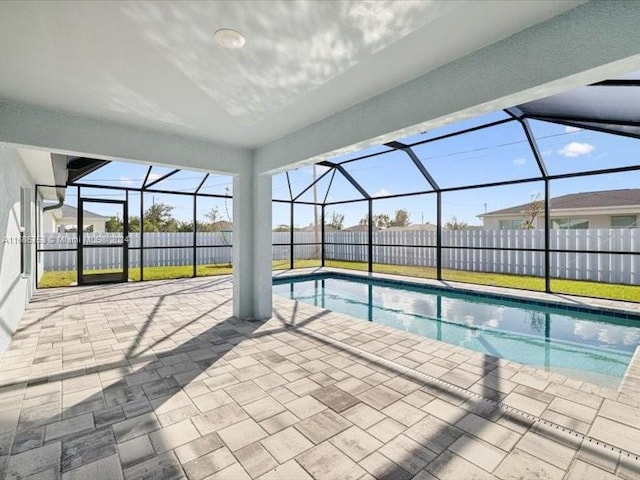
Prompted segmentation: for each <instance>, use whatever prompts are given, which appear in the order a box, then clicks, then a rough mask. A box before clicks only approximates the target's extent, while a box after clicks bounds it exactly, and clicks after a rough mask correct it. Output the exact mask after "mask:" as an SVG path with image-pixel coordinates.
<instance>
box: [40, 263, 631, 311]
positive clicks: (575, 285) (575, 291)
mask: <svg viewBox="0 0 640 480" xmlns="http://www.w3.org/2000/svg"><path fill="white" fill-rule="evenodd" d="M289 265H290V264H289V261H288V260H277V261H274V262H273V269H274V270H286V269H288V268H289ZM294 265H295V268H311V267H320V260H296V261H295V264H294ZM326 266H327V267H334V268H345V269H350V270H360V271H366V270H367V264H366V263H365V262H344V261H337V260H327V261H326ZM373 270H374V272H377V273H387V274H392V275H405V276H408V277H420V278H436V269H435V268H431V267H414V266H407V265H387V264H374V265H373ZM232 271H233V270H232V268H231V267H230V266H229V265H228V264H224V265H198V266H197V268H196V272H197V276H199V277H204V276H210V275H228V274H231V273H232ZM88 273H107V271H90V272H88ZM192 276H193V267H192V266H190V265H187V266H179V267H145V269H144V279H145V280H168V279H175V278H189V277H192ZM442 278H443V280H450V281H453V282H463V283H474V284H480V285H492V286H497V287H507V288H517V289H522V290H536V291H544V279H543V278H538V277H528V276H522V275H508V274H500V273H482V272H466V271H462V270H446V269H443V270H442ZM129 280H132V281H137V280H140V269H139V268H130V269H129ZM76 282H77V275H76V272H69V271H66V272H62V271H61V272H45V273H44V275H43V276H42V280H40V283H39V284H38V288H49V287H67V286H70V285H72V284H75V283H76ZM551 289H552V290H553V291H554V292H555V293H567V294H571V295H581V296H586V297H595V298H607V299H612V300H626V301H629V302H640V286H637V285H618V284H611V283H598V282H587V281H579V280H561V279H552V280H551Z"/></svg>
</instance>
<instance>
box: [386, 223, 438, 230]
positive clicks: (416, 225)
mask: <svg viewBox="0 0 640 480" xmlns="http://www.w3.org/2000/svg"><path fill="white" fill-rule="evenodd" d="M437 229H438V227H437V226H436V225H434V224H433V223H412V224H411V225H407V226H406V227H387V228H385V230H389V231H403V232H409V231H418V230H420V231H423V230H424V231H431V230H437Z"/></svg>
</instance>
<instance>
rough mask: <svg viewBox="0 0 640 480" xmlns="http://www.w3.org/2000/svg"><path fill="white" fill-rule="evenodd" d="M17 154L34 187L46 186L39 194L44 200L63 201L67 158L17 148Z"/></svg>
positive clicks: (40, 151)
mask: <svg viewBox="0 0 640 480" xmlns="http://www.w3.org/2000/svg"><path fill="white" fill-rule="evenodd" d="M18 154H19V155H20V158H21V159H22V162H23V163H24V166H25V168H26V170H27V172H28V173H29V176H30V177H31V179H32V180H33V183H34V184H36V185H46V186H48V188H42V189H40V191H39V193H40V195H41V196H42V198H43V199H44V200H58V201H60V202H63V201H64V186H65V185H66V184H67V157H66V156H65V155H58V154H55V153H49V152H45V151H42V150H30V149H24V148H19V149H18Z"/></svg>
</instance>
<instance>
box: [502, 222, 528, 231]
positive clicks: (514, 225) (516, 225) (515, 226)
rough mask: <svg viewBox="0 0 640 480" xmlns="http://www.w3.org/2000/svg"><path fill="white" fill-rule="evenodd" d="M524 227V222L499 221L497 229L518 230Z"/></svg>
mask: <svg viewBox="0 0 640 480" xmlns="http://www.w3.org/2000/svg"><path fill="white" fill-rule="evenodd" d="M523 225H524V220H500V223H499V226H498V228H499V229H500V230H520V229H521V228H522V226H523Z"/></svg>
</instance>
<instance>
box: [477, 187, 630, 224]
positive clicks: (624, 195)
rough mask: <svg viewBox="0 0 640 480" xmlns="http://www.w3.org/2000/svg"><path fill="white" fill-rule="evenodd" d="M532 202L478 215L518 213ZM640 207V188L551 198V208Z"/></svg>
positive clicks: (571, 194)
mask: <svg viewBox="0 0 640 480" xmlns="http://www.w3.org/2000/svg"><path fill="white" fill-rule="evenodd" d="M530 205H531V202H529V203H523V204H521V205H516V206H514V207H509V208H504V209H502V210H494V211H493V212H488V213H483V214H482V215H478V216H479V217H480V218H482V217H488V216H495V215H511V214H513V215H517V214H521V213H522V212H523V211H524V210H526V209H527V208H529V206H530ZM625 206H638V207H640V188H630V189H623V190H602V191H598V192H583V193H570V194H568V195H562V196H560V197H556V198H552V199H550V200H549V208H550V209H551V210H569V209H574V208H602V207H625Z"/></svg>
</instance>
